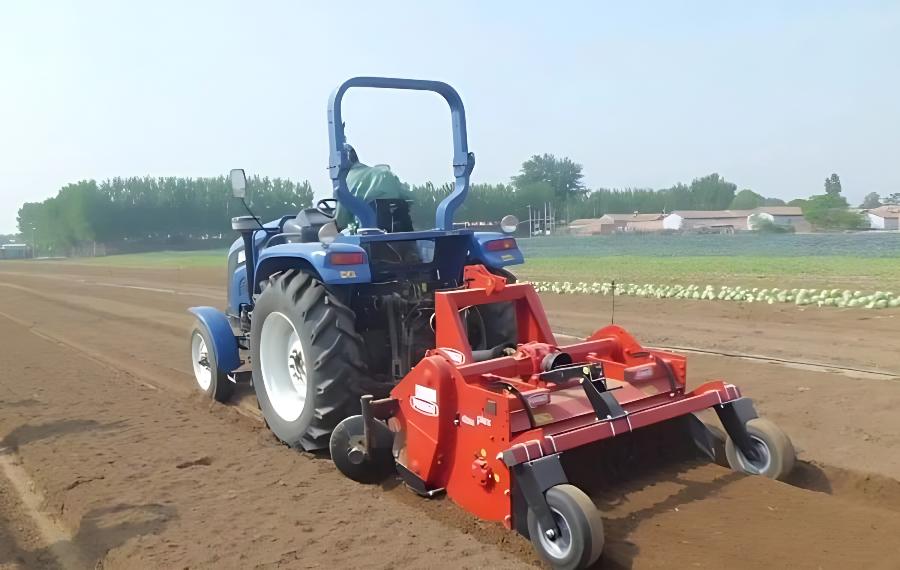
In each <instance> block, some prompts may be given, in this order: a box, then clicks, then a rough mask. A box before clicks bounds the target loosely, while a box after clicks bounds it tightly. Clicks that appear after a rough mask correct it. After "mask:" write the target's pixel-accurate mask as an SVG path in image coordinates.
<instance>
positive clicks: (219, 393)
mask: <svg viewBox="0 0 900 570" xmlns="http://www.w3.org/2000/svg"><path fill="white" fill-rule="evenodd" d="M191 365H192V368H193V370H194V380H196V381H197V386H199V387H200V389H201V390H203V392H204V393H205V394H206V395H207V396H209V397H210V398H212V399H213V400H215V401H217V402H227V401H228V400H229V398H231V394H232V393H234V382H232V381H231V380H229V379H228V374H227V373H226V372H224V371H223V370H221V369H220V368H219V365H218V362H216V355H215V352H214V351H213V350H212V343H211V342H210V339H209V336H208V334H207V333H206V331H205V330H204V329H203V327H201V326H199V325H198V326H195V327H194V330H192V331H191Z"/></svg>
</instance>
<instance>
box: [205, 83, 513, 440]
mask: <svg viewBox="0 0 900 570" xmlns="http://www.w3.org/2000/svg"><path fill="white" fill-rule="evenodd" d="M356 87H368V88H378V89H406V90H415V91H433V92H435V93H437V94H439V95H441V96H442V97H443V98H444V99H445V100H446V101H447V103H448V105H449V106H450V118H451V123H452V128H453V175H454V177H455V186H454V189H453V191H452V193H450V194H449V195H448V196H447V197H446V198H445V199H444V200H443V201H442V202H441V203H440V204H439V205H438V207H437V211H436V215H435V227H434V228H433V229H427V230H419V231H414V230H413V228H412V227H411V225H410V223H409V215H408V212H407V206H408V205H407V204H406V203H405V202H402V201H398V200H375V201H374V202H373V203H367V202H365V201H363V200H362V199H360V198H358V197H356V196H355V195H354V194H353V193H351V191H350V190H349V188H348V186H347V173H348V171H349V170H350V167H351V152H352V147H350V145H348V144H347V142H346V138H345V136H344V123H343V120H342V117H341V101H342V99H343V97H344V94H345V93H346V92H347V90H348V89H350V88H356ZM328 128H329V143H330V163H329V173H330V177H331V180H332V184H333V188H334V198H333V199H325V200H320V201H319V202H318V203H317V205H316V207H315V208H306V209H304V210H303V211H301V212H299V213H290V214H287V215H285V216H283V217H282V218H280V219H278V220H275V221H270V222H268V223H265V224H264V223H262V222H261V221H260V220H259V219H258V218H257V217H255V216H253V215H249V216H241V217H237V218H233V219H232V227H233V229H234V230H236V231H237V232H239V233H240V235H241V238H240V239H238V240H236V241H235V242H234V244H232V246H231V249H230V250H229V252H228V263H227V267H228V273H227V274H228V303H227V308H226V310H225V312H222V311H220V310H218V309H216V308H214V307H193V308H191V309H190V311H191V313H193V314H194V315H195V316H196V319H197V321H196V326H195V328H194V330H193V332H192V334H191V362H192V365H193V370H194V374H195V377H196V381H197V384H198V385H199V387H200V388H201V389H202V390H203V391H204V392H206V394H207V395H208V396H209V397H211V398H213V399H215V400H218V401H222V402H224V401H226V400H228V399H229V397H230V396H231V395H232V392H233V390H234V387H235V384H236V383H237V382H240V381H244V380H250V381H251V382H252V384H253V387H254V390H255V392H256V397H257V400H258V402H259V407H260V409H261V411H262V414H263V416H264V417H265V420H266V422H267V424H268V426H269V428H270V429H271V430H272V432H274V434H275V435H276V436H277V437H278V438H279V439H280V440H281V441H283V442H284V443H285V444H287V445H289V446H291V447H295V448H302V449H304V450H307V451H311V450H317V449H324V448H326V447H328V444H329V437H330V436H331V433H332V431H334V429H335V427H336V426H337V425H338V423H340V422H341V421H342V420H344V419H345V418H347V417H349V416H352V415H355V414H359V413H360V398H361V396H363V395H367V394H370V395H373V396H374V397H376V398H378V397H383V396H385V395H387V393H388V392H389V391H390V390H391V388H392V387H393V386H394V385H396V383H397V382H399V381H400V380H401V379H402V378H403V377H404V376H405V375H406V374H407V373H408V372H409V370H410V369H411V368H412V367H413V366H415V365H416V364H417V363H418V362H419V360H421V359H422V357H423V356H425V353H426V351H427V350H429V349H433V348H434V347H435V346H434V343H435V340H434V339H435V336H434V293H435V292H436V291H441V290H448V289H453V288H458V287H461V286H463V285H464V282H463V276H464V271H465V268H466V266H467V265H476V264H477V265H483V266H484V267H486V268H487V269H488V270H489V271H491V272H494V273H497V274H501V275H503V276H504V277H506V278H507V279H508V280H509V279H512V276H511V275H510V274H509V273H507V272H506V270H505V269H504V268H505V267H507V266H509V265H514V264H519V263H522V262H523V257H522V253H521V251H520V250H519V249H518V246H517V244H516V242H515V239H513V238H512V237H511V236H509V235H507V234H508V233H512V232H513V231H515V228H516V225H517V223H518V222H517V220H515V218H513V217H512V216H507V218H504V220H503V221H502V223H501V228H502V229H503V231H504V232H506V233H499V232H474V231H472V230H470V229H464V228H457V227H455V226H454V223H453V215H454V212H456V210H457V209H458V208H459V206H460V205H461V204H462V202H463V200H465V197H466V194H467V192H468V190H469V176H470V175H471V173H472V169H473V167H474V166H475V157H474V155H473V154H472V153H471V152H469V149H468V143H467V140H466V116H465V110H464V108H463V103H462V100H461V99H460V96H459V94H458V93H457V92H456V90H454V89H453V88H452V87H450V86H449V85H447V84H446V83H442V82H439V81H422V80H412V79H394V78H383V77H355V78H353V79H349V80H348V81H345V82H344V83H343V84H342V85H340V86H339V87H338V88H337V89H336V90H335V91H334V92H333V93H332V95H331V98H330V100H329V104H328ZM231 183H232V189H233V192H234V196H235V197H236V198H240V199H241V200H244V196H245V193H246V191H247V189H246V179H245V176H244V172H243V170H233V171H232V172H231ZM250 190H252V188H251V189H250ZM401 202H402V203H401ZM338 203H340V204H341V205H342V207H345V208H347V209H349V211H350V212H352V214H353V215H354V216H355V218H356V220H358V229H357V230H356V231H355V232H347V231H345V232H343V233H339V232H338V231H337V227H336V225H335V223H334V214H335V210H336V205H337V204H338ZM245 205H246V202H245ZM248 211H249V208H248ZM461 318H462V319H463V322H464V323H465V325H466V329H467V331H468V334H469V342H470V344H471V346H472V349H473V355H474V358H476V359H479V358H480V359H487V358H491V357H493V356H497V355H499V354H501V353H502V351H504V350H507V349H508V347H510V346H514V344H515V341H516V334H517V332H516V314H515V310H514V307H513V306H512V304H510V303H494V304H489V305H483V306H479V307H472V308H468V309H464V310H462V311H461Z"/></svg>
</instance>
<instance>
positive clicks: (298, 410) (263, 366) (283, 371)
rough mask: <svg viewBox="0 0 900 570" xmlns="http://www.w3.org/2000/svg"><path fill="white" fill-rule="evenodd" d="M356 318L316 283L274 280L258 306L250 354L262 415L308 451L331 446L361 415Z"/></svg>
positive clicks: (362, 378) (300, 276)
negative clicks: (347, 421) (343, 425)
mask: <svg viewBox="0 0 900 570" xmlns="http://www.w3.org/2000/svg"><path fill="white" fill-rule="evenodd" d="M355 321H356V315H355V314H354V313H353V311H352V310H351V309H350V308H349V307H347V306H346V305H344V304H342V303H341V302H340V301H338V300H337V298H336V297H335V296H334V295H332V294H331V293H330V292H329V291H328V289H327V288H326V287H325V286H324V285H323V284H322V282H321V281H319V280H318V279H317V278H316V277H314V276H312V275H310V274H309V273H306V272H304V271H298V270H289V271H286V272H284V273H280V274H277V275H274V276H273V277H271V278H270V279H269V281H268V283H267V287H265V290H264V291H263V292H262V294H261V295H260V296H259V298H258V299H257V301H256V306H255V307H254V310H253V325H252V326H253V328H252V330H251V334H250V354H251V359H252V362H253V387H254V390H255V391H256V398H257V400H258V401H259V407H260V410H261V411H262V413H263V416H264V417H265V419H266V423H267V424H268V426H269V428H270V429H271V430H272V432H273V433H274V434H275V436H276V437H277V438H278V439H280V440H281V441H283V442H284V443H285V444H287V445H289V446H291V447H301V448H303V449H305V450H307V451H313V450H317V449H324V448H326V447H328V439H329V437H330V436H331V432H332V430H333V429H334V428H335V426H337V425H338V423H339V422H340V421H341V420H343V419H344V418H346V417H347V416H350V415H352V414H357V413H359V398H360V396H361V395H362V393H363V392H364V391H368V390H365V389H364V388H363V387H362V384H364V383H365V382H366V380H367V370H366V365H365V362H364V360H363V354H364V352H363V340H362V337H360V335H359V334H357V332H356V328H355Z"/></svg>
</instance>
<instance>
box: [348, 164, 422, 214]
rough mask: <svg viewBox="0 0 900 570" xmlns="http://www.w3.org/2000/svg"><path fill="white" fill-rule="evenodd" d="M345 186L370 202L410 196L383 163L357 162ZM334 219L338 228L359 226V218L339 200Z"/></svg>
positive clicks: (349, 173)
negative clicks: (376, 164)
mask: <svg viewBox="0 0 900 570" xmlns="http://www.w3.org/2000/svg"><path fill="white" fill-rule="evenodd" d="M347 187H348V188H349V189H350V193H351V194H353V195H354V196H356V197H357V198H361V199H362V201H363V202H371V201H372V200H375V199H378V198H382V199H395V200H397V199H399V200H409V199H410V198H411V197H412V195H411V194H410V192H409V190H407V189H406V188H405V187H404V186H403V183H402V182H400V179H399V178H397V175H396V174H394V173H393V172H391V169H390V167H388V166H383V165H379V166H366V165H365V164H363V163H361V162H357V163H356V164H354V165H353V166H352V167H351V168H350V171H349V172H348V173H347ZM334 219H335V221H336V222H337V226H338V228H339V229H344V228H346V227H350V228H352V229H353V230H356V228H357V227H358V226H359V220H356V219H355V218H354V217H353V214H352V213H351V212H350V209H349V208H347V207H345V206H344V205H343V204H341V203H340V202H339V203H338V205H337V213H336V214H335V216H334Z"/></svg>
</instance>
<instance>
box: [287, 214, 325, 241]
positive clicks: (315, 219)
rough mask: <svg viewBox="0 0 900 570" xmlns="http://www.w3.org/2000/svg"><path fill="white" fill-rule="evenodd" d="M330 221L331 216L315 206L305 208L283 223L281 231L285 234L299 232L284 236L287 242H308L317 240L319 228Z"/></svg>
mask: <svg viewBox="0 0 900 570" xmlns="http://www.w3.org/2000/svg"><path fill="white" fill-rule="evenodd" d="M330 221H331V218H329V217H328V216H326V215H325V214H323V213H322V212H320V211H318V210H317V209H315V208H305V209H303V210H301V211H300V213H299V214H297V217H295V218H291V219H289V220H288V221H286V222H285V223H284V226H283V227H282V231H283V232H284V233H286V234H299V235H295V236H289V237H286V238H285V241H287V242H294V243H297V242H299V243H310V242H316V241H319V230H320V229H321V228H322V226H324V225H325V224H327V223H328V222H330Z"/></svg>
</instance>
